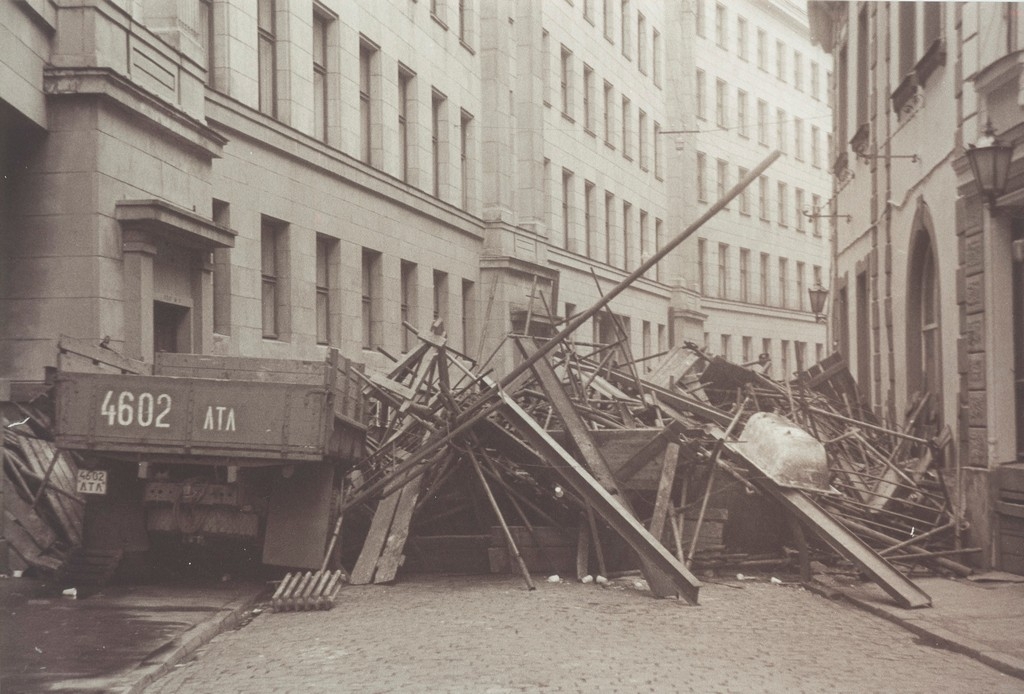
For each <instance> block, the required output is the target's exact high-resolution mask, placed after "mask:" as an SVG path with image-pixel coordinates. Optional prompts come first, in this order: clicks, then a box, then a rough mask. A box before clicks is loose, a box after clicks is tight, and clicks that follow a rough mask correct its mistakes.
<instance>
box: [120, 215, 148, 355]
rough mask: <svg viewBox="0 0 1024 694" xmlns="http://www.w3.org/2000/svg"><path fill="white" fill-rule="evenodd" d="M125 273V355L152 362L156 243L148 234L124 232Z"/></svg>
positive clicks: (122, 247) (122, 245)
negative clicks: (146, 236)
mask: <svg viewBox="0 0 1024 694" xmlns="http://www.w3.org/2000/svg"><path fill="white" fill-rule="evenodd" d="M121 251H122V254H123V261H122V262H123V268H124V269H123V272H124V300H123V301H124V351H125V356H128V357H132V358H133V359H141V360H142V361H145V362H149V363H152V361H153V257H154V256H155V255H156V246H154V245H153V244H152V243H150V242H149V240H148V239H147V238H145V235H143V234H139V233H137V232H132V231H125V232H124V237H123V241H122V243H121Z"/></svg>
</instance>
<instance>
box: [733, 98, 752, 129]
mask: <svg viewBox="0 0 1024 694" xmlns="http://www.w3.org/2000/svg"><path fill="white" fill-rule="evenodd" d="M736 126H737V132H739V135H740V137H750V130H749V128H748V127H747V93H746V92H745V91H743V90H742V89H738V90H736Z"/></svg>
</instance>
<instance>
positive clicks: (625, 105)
mask: <svg viewBox="0 0 1024 694" xmlns="http://www.w3.org/2000/svg"><path fill="white" fill-rule="evenodd" d="M629 105H630V102H629V99H627V98H626V97H622V156H624V157H625V158H626V159H632V158H633V143H632V142H630V137H629V120H630V119H629Z"/></svg>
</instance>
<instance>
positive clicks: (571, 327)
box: [343, 150, 782, 508]
mask: <svg viewBox="0 0 1024 694" xmlns="http://www.w3.org/2000/svg"><path fill="white" fill-rule="evenodd" d="M781 154H782V153H781V152H780V151H779V150H775V151H773V152H772V153H771V154H769V155H768V156H767V157H765V158H764V160H763V161H762V162H761V163H760V164H758V165H757V166H755V167H754V168H753V169H751V170H750V171H749V172H747V175H746V176H744V177H743V178H741V179H740V180H739V181H737V182H736V185H734V186H733V187H732V188H730V189H729V190H728V191H726V193H725V195H723V196H722V197H721V198H719V199H718V201H716V202H715V203H714V204H713V205H711V207H709V208H708V209H707V210H706V211H705V212H704V214H702V215H701V216H700V217H698V218H697V219H696V221H694V222H693V223H691V224H690V225H689V226H688V227H686V228H685V229H683V230H682V231H681V232H679V234H678V235H676V236H675V237H674V238H672V239H671V240H670V241H669V242H668V243H666V244H665V245H664V246H663V247H662V248H661V249H660V250H659V251H657V252H656V253H655V254H654V255H652V256H651V257H650V258H648V259H647V260H646V261H644V262H643V263H641V264H640V266H639V267H638V268H637V269H636V270H633V272H631V273H630V274H629V276H627V277H626V278H624V279H623V280H622V281H621V282H619V283H618V284H617V285H615V286H614V287H613V288H612V289H610V290H609V291H608V293H607V294H605V295H604V296H603V297H601V298H600V299H598V300H597V301H596V302H595V303H594V305H593V306H591V307H590V308H588V309H587V310H586V311H584V312H582V313H578V314H576V315H575V316H573V317H572V318H571V319H570V320H569V321H568V322H567V323H566V325H565V327H564V328H562V330H561V331H560V332H559V333H558V334H557V335H555V336H554V337H552V338H550V339H549V340H548V341H547V342H544V343H542V344H541V345H540V346H539V349H537V351H536V352H533V353H532V354H530V356H528V357H527V358H526V359H524V360H523V361H522V362H520V363H519V364H518V365H517V366H516V367H515V368H513V369H512V370H511V371H509V372H508V374H506V375H505V376H504V377H503V378H502V379H501V380H499V381H498V382H497V383H495V384H494V385H493V386H491V387H490V388H488V389H487V390H486V391H484V392H483V393H481V394H480V396H479V397H478V398H477V400H476V401H475V402H473V403H472V404H471V405H470V406H469V407H467V408H466V409H465V410H464V412H465V413H466V414H465V415H463V416H461V417H459V418H457V419H455V420H454V421H453V422H452V425H453V426H451V427H450V428H448V429H447V430H446V431H443V432H438V433H437V434H435V435H434V436H432V437H430V439H428V440H427V441H426V442H424V444H423V445H422V446H421V447H420V448H419V449H418V450H417V451H415V452H413V454H412V455H411V456H410V457H409V458H408V459H407V460H406V461H405V462H404V463H402V464H401V465H400V466H399V467H397V468H395V469H394V470H393V471H392V474H391V475H389V476H388V477H387V478H385V479H382V480H379V481H378V482H376V483H374V484H372V485H370V486H368V487H366V488H364V489H362V490H361V491H360V493H359V494H357V495H355V496H353V497H352V498H351V499H349V501H348V502H347V503H346V504H344V506H343V508H347V507H349V506H352V505H354V504H358V503H362V502H363V501H365V500H366V499H368V498H370V497H371V496H373V495H374V494H376V493H377V492H379V491H380V490H381V489H382V488H383V487H384V485H385V484H387V481H388V479H389V478H391V477H394V476H395V475H398V474H401V473H403V472H405V471H406V470H410V469H412V468H413V467H414V466H416V465H417V464H419V463H420V462H421V461H422V460H423V459H424V458H426V457H427V456H429V455H431V454H432V453H434V452H435V451H436V450H438V449H439V448H441V447H442V446H444V445H445V444H446V443H447V442H449V441H451V440H452V439H453V438H455V437H456V436H458V435H460V434H463V433H465V432H466V431H467V430H468V429H469V428H470V427H472V426H473V425H474V424H476V423H477V422H479V421H480V420H481V419H483V418H484V417H486V416H487V415H488V414H490V413H491V412H492V411H493V409H492V408H487V407H483V405H484V404H486V403H487V402H488V400H490V398H492V397H493V396H494V394H495V393H497V392H499V391H500V390H502V389H503V388H506V387H508V386H509V385H510V384H512V383H513V382H514V381H515V380H516V379H517V378H519V377H520V376H522V375H523V374H524V373H525V372H526V371H527V370H528V369H529V368H530V367H532V366H533V365H534V364H535V363H537V361H539V360H540V359H543V358H544V357H545V356H547V354H548V352H550V351H551V350H553V349H554V348H555V347H556V346H557V345H558V344H560V343H561V342H562V341H563V340H565V338H566V337H568V336H569V335H571V334H572V333H573V332H575V331H576V329H577V328H579V327H580V326H581V325H583V324H584V323H586V322H587V321H588V320H590V319H591V318H592V317H593V316H594V314H596V313H597V312H598V311H600V310H601V309H602V308H604V307H605V306H607V305H608V304H610V303H611V301H612V299H614V298H615V297H617V296H618V295H619V294H621V293H622V292H624V291H626V289H627V288H629V286H630V285H631V284H633V283H634V282H635V281H636V280H637V279H639V278H640V277H642V276H643V274H644V273H645V272H647V271H648V270H650V269H651V268H652V267H654V266H655V265H657V264H658V263H659V262H660V261H661V260H662V259H663V258H665V256H667V255H668V254H669V253H671V252H672V251H673V250H675V248H676V247H677V246H679V244H681V243H682V242H683V241H685V240H686V239H688V238H689V237H690V236H692V235H693V234H694V233H695V232H696V231H697V230H698V229H700V228H701V227H702V226H704V225H705V224H706V223H707V222H708V220H709V219H711V218H712V217H714V216H715V215H716V214H718V213H719V212H721V211H722V210H723V209H725V207H726V206H727V205H728V204H729V203H730V202H732V201H733V200H734V199H736V198H737V197H739V195H740V193H742V192H743V191H744V189H746V187H747V186H749V185H750V184H751V183H753V182H754V181H756V180H757V179H758V177H760V176H761V174H763V173H764V172H765V170H766V169H767V168H768V167H769V166H771V165H772V164H773V163H775V160H776V159H778V158H779V157H780V156H781ZM460 420H461V421H460Z"/></svg>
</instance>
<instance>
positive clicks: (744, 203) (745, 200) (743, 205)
mask: <svg viewBox="0 0 1024 694" xmlns="http://www.w3.org/2000/svg"><path fill="white" fill-rule="evenodd" d="M748 173H749V171H748V170H747V169H746V168H744V167H742V166H741V167H739V180H743V177H744V176H746V175H747V174H748ZM740 214H742V215H748V216H749V215H750V186H746V187H745V188H744V189H743V190H742V191H740Z"/></svg>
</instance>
